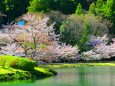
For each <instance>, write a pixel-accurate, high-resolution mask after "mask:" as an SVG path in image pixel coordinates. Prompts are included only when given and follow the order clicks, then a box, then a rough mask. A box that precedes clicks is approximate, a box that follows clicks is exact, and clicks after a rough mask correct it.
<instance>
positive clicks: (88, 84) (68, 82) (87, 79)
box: [0, 67, 115, 86]
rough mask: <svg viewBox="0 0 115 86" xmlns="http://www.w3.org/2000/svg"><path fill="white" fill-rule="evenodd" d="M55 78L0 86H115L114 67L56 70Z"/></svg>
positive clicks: (8, 83)
mask: <svg viewBox="0 0 115 86" xmlns="http://www.w3.org/2000/svg"><path fill="white" fill-rule="evenodd" d="M57 71H58V72H59V73H58V75H57V76H55V77H50V78H46V79H42V80H36V81H18V82H5V83H0V86H115V67H79V68H65V69H57Z"/></svg>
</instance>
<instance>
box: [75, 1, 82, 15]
mask: <svg viewBox="0 0 115 86" xmlns="http://www.w3.org/2000/svg"><path fill="white" fill-rule="evenodd" d="M82 13H83V9H82V5H81V4H80V3H79V4H78V6H77V9H76V12H75V14H77V15H81V14H82Z"/></svg>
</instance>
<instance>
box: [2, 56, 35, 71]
mask: <svg viewBox="0 0 115 86" xmlns="http://www.w3.org/2000/svg"><path fill="white" fill-rule="evenodd" d="M35 65H36V62H34V61H31V60H29V59H27V58H21V57H17V56H7V55H6V56H0V66H6V67H12V68H16V69H21V70H27V71H31V70H33V69H34V66H35Z"/></svg>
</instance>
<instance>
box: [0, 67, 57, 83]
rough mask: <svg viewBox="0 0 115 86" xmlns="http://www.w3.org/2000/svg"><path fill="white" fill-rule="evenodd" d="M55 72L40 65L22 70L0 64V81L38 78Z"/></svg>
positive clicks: (52, 74)
mask: <svg viewBox="0 0 115 86" xmlns="http://www.w3.org/2000/svg"><path fill="white" fill-rule="evenodd" d="M55 74H56V72H55V71H53V70H52V71H50V69H46V68H41V67H35V69H34V70H33V71H24V70H20V69H14V68H8V67H2V66H0V81H8V80H27V79H38V78H43V77H48V76H54V75H55Z"/></svg>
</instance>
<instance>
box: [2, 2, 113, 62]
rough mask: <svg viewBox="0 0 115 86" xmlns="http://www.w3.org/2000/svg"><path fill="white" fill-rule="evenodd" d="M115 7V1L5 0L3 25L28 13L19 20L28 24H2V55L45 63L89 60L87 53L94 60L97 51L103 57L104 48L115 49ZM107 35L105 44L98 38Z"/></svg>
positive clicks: (3, 4) (3, 3)
mask: <svg viewBox="0 0 115 86" xmlns="http://www.w3.org/2000/svg"><path fill="white" fill-rule="evenodd" d="M114 8H115V0H17V1H16V0H2V1H1V3H0V12H1V13H3V14H5V15H6V16H3V15H0V24H1V25H2V24H4V22H5V23H7V22H11V21H12V20H15V19H16V18H17V17H18V16H20V15H22V14H23V13H26V12H27V11H28V13H27V14H25V15H22V16H21V17H19V18H18V19H17V20H16V21H20V20H25V21H26V25H24V26H22V27H20V26H18V25H17V24H16V23H17V22H16V23H15V24H11V25H6V26H3V27H2V28H3V30H2V31H1V33H0V44H1V46H2V47H0V54H2V55H4V54H10V55H16V56H27V57H29V58H31V59H33V60H36V61H42V62H69V61H76V60H78V58H79V59H84V60H87V53H90V54H92V55H93V56H91V55H90V56H91V57H92V58H91V60H92V59H93V57H94V58H95V56H97V54H99V57H100V58H97V57H98V56H97V57H96V58H95V59H96V60H100V59H103V53H101V54H100V52H101V51H100V52H98V50H99V49H100V48H101V49H100V50H102V51H104V48H105V47H106V48H107V49H108V50H111V51H112V50H113V49H111V42H112V38H114V34H115V9H114ZM105 35H106V36H107V38H108V39H109V40H107V43H106V44H104V45H103V44H101V43H102V40H100V39H98V38H101V37H102V38H103V37H104V36H105ZM97 45H98V46H100V47H97ZM84 51H86V52H84ZM87 51H88V52H87ZM113 51H114V50H113ZM79 53H80V54H81V53H82V55H81V56H82V57H81V58H80V56H79ZM107 53H108V52H107ZM110 53H113V52H110ZM84 57H86V58H84ZM107 57H108V58H111V56H109V55H107ZM105 58H106V56H105Z"/></svg>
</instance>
